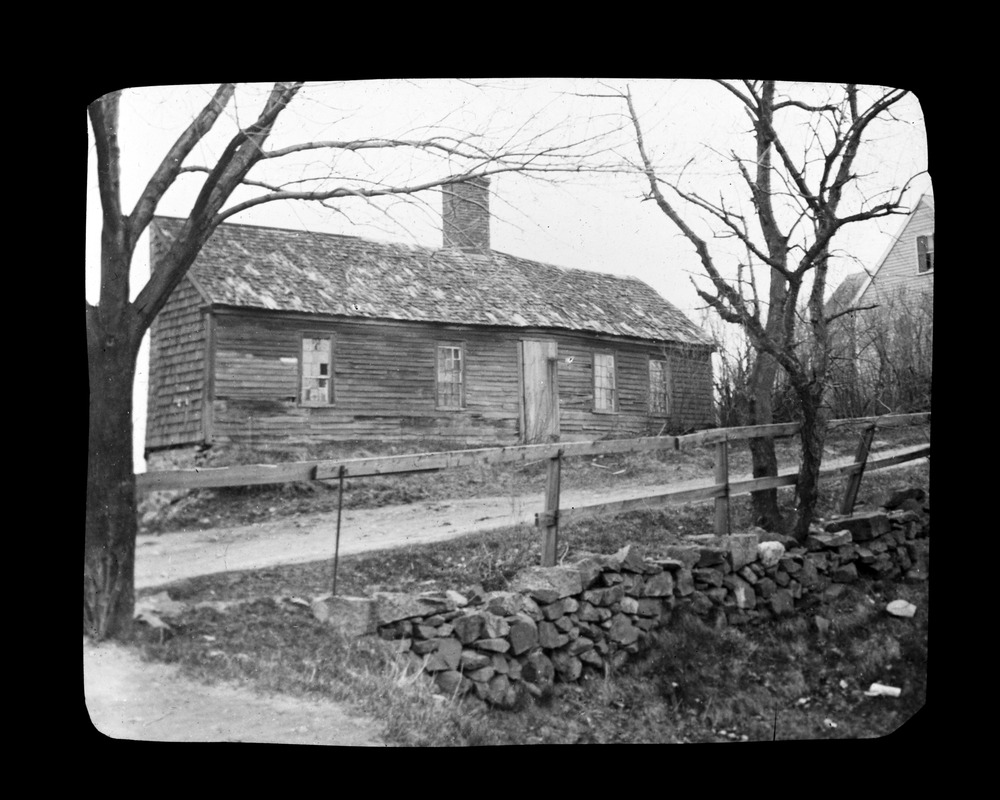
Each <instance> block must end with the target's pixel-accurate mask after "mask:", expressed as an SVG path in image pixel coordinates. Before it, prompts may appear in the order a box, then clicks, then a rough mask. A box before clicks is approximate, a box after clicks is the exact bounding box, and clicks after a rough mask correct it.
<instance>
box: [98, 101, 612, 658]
mask: <svg viewBox="0 0 1000 800" xmlns="http://www.w3.org/2000/svg"><path fill="white" fill-rule="evenodd" d="M302 88H303V84H302V83H275V84H274V85H273V87H271V89H270V91H269V93H268V94H267V97H266V100H265V101H264V102H263V106H262V107H261V108H260V111H259V113H258V114H257V116H256V118H254V119H252V121H250V122H249V124H245V125H241V124H240V123H239V122H238V120H239V118H240V115H241V114H244V113H245V109H243V108H240V107H239V105H238V104H236V103H235V101H234V95H235V94H236V91H237V87H236V86H235V85H234V84H224V85H222V86H219V87H218V89H217V90H215V92H214V95H212V97H211V99H210V100H209V101H208V102H207V104H206V105H205V106H204V108H202V109H201V111H200V112H199V113H197V114H196V115H195V117H194V119H193V120H192V121H191V123H190V125H188V127H187V128H186V129H185V130H184V132H183V133H182V134H181V135H180V136H179V137H178V138H177V140H176V141H175V142H174V144H173V146H172V147H170V148H169V150H168V152H166V153H165V154H164V157H163V159H162V161H161V162H160V165H159V167H158V168H156V169H155V171H154V172H153V174H152V175H151V177H150V178H149V181H148V183H147V184H146V186H145V188H144V190H143V191H142V192H141V194H140V196H139V199H138V201H137V202H136V204H135V206H134V208H133V209H132V211H131V212H130V213H125V211H124V210H123V208H122V191H121V163H122V153H121V152H120V146H119V105H120V93H119V92H115V93H112V94H109V95H106V96H104V97H101V98H100V99H98V100H96V101H95V102H94V103H92V104H91V105H90V107H89V119H90V125H91V129H92V132H93V139H94V145H95V151H96V162H97V174H98V185H99V192H100V203H101V212H102V232H101V255H100V272H101V286H100V296H99V300H98V302H97V304H96V305H93V304H91V303H90V302H87V304H86V317H87V348H88V358H89V378H90V428H89V457H88V466H87V531H86V549H85V564H84V581H83V618H84V632H85V633H86V634H88V635H92V636H94V637H96V638H105V637H116V638H127V637H129V636H130V635H131V628H132V617H133V613H134V559H135V537H136V532H137V523H136V494H135V475H134V465H133V456H132V384H133V379H134V376H135V371H136V360H137V356H138V352H139V346H140V344H141V342H142V338H143V334H144V333H145V332H146V330H147V329H148V328H149V327H150V324H151V323H152V322H153V319H154V318H155V317H156V315H157V313H158V312H159V311H160V309H161V308H162V307H163V306H164V304H165V303H166V301H167V299H168V298H169V296H170V294H171V292H173V290H174V289H175V288H176V287H177V286H178V284H179V283H180V282H181V280H182V279H183V278H184V276H185V274H186V273H187V271H188V269H189V268H190V267H191V265H192V263H193V262H194V260H195V258H196V256H197V255H198V252H199V250H200V249H201V248H202V246H203V245H204V244H205V242H206V241H207V240H208V238H209V237H210V236H211V235H212V232H213V231H214V230H215V228H216V227H217V226H218V225H219V224H220V223H221V222H223V221H224V220H226V219H228V218H229V217H232V216H233V215H235V214H237V213H239V212H241V211H244V210H246V209H248V208H251V207H254V206H259V205H261V204H263V203H273V202H275V201H278V200H307V201H315V202H319V203H324V204H328V205H332V201H335V200H349V199H351V198H358V199H362V200H371V199H372V198H389V197H393V196H414V195H417V194H418V193H419V192H423V191H426V190H428V189H432V188H435V187H442V186H447V185H450V184H455V183H460V182H465V181H469V180H473V179H476V178H480V177H485V176H489V175H494V174H497V173H503V172H531V173H544V172H560V171H564V170H573V169H575V168H578V167H575V166H574V165H576V164H578V163H579V159H580V158H582V157H583V155H584V150H585V149H589V153H588V154H589V155H593V154H594V153H595V152H596V147H595V146H593V142H594V141H595V139H596V137H590V138H589V139H588V140H587V141H588V142H589V144H586V146H585V142H580V141H571V140H568V139H567V138H566V137H565V136H562V137H561V138H560V139H558V141H557V142H556V143H555V144H550V143H545V142H543V141H542V138H540V137H539V135H538V133H537V132H529V128H528V127H527V126H525V127H523V128H522V129H521V130H519V131H516V133H515V135H513V136H511V137H510V138H507V139H506V140H505V141H504V142H503V143H502V144H501V145H499V146H491V145H490V144H488V139H487V138H484V137H483V136H481V135H474V134H473V133H469V132H464V133H461V132H456V130H455V129H454V128H453V127H452V128H442V129H441V130H443V131H445V132H443V133H440V134H437V135H430V134H427V135H422V136H417V137H414V138H399V139H390V138H365V139H360V140H342V141H335V140H323V141H308V142H301V143H297V144H290V145H285V146H281V147H274V148H271V149H269V147H268V145H269V140H270V139H271V137H272V134H273V132H274V131H275V129H276V126H277V125H278V123H279V120H281V119H282V118H283V115H284V114H285V112H286V109H287V108H288V106H289V104H290V103H292V101H293V100H294V99H295V98H296V96H297V95H299V93H300V91H301V89H302ZM286 116H287V115H286ZM230 119H233V120H237V124H236V130H235V132H234V133H233V134H232V135H231V136H230V138H229V139H228V141H227V142H226V143H225V146H224V147H223V149H222V150H221V153H220V155H219V156H218V157H217V159H215V162H214V163H212V164H207V165H198V164H189V163H188V159H189V156H191V155H192V153H193V152H195V150H196V148H197V147H198V146H199V144H200V143H202V142H203V141H204V140H205V138H206V136H208V135H209V133H210V131H212V130H213V128H216V127H221V122H223V121H226V122H228V121H229V120H230ZM217 123H219V126H217ZM389 152H403V153H407V154H409V155H410V157H411V158H416V157H417V156H418V155H419V156H422V157H427V156H431V157H435V158H436V159H437V161H436V171H435V172H433V174H430V175H429V176H428V175H426V174H425V175H424V176H423V177H421V178H420V179H418V180H412V181H408V180H405V179H404V180H401V181H396V182H387V181H384V180H380V179H379V176H378V175H375V174H371V175H367V176H366V175H362V176H355V177H356V179H355V180H352V181H348V180H346V179H345V178H344V176H343V175H341V174H340V173H339V172H338V171H337V169H336V168H335V161H336V158H337V157H338V156H339V155H343V154H345V153H354V154H364V155H366V156H372V155H374V154H378V153H382V154H384V153H389ZM302 154H310V157H311V159H312V161H313V162H314V163H315V162H317V161H318V162H320V164H321V166H322V165H323V164H324V163H325V165H326V166H325V170H324V171H323V172H322V175H321V179H320V180H318V181H316V180H314V181H312V182H309V181H303V180H302V178H301V177H300V174H295V176H294V178H289V179H286V180H284V181H283V182H274V181H273V180H268V179H258V178H256V177H251V171H252V170H253V169H254V168H255V167H257V166H258V165H263V164H274V163H275V162H277V161H278V160H279V159H286V158H289V157H293V156H296V155H299V156H301V155H302ZM324 159H326V161H325V162H324ZM181 175H186V176H187V177H188V178H190V177H192V176H194V177H199V178H201V179H202V183H201V188H200V191H199V192H198V194H197V197H196V199H195V200H194V202H193V205H192V206H191V209H190V212H189V213H188V214H187V218H186V219H185V221H184V223H183V226H182V228H181V230H180V234H179V235H178V236H177V238H176V239H175V240H174V241H173V243H172V244H171V246H170V248H169V250H167V251H166V252H165V253H163V254H162V256H160V257H159V259H158V262H157V264H156V265H155V269H154V270H153V271H152V274H151V277H150V278H149V280H148V282H147V283H146V284H145V285H144V286H143V287H142V289H141V290H140V291H139V292H138V294H137V296H136V297H135V299H134V300H132V301H130V300H129V298H130V296H131V295H130V285H129V279H130V271H131V267H132V262H133V258H134V256H135V249H136V245H137V243H138V241H139V238H140V236H141V234H142V233H143V231H145V230H146V228H147V227H148V226H149V224H150V222H151V221H152V219H153V215H154V213H155V212H156V209H157V206H158V204H159V203H160V201H161V200H162V198H163V196H164V194H165V193H166V192H167V190H168V189H170V187H171V186H173V185H174V184H175V182H177V181H178V178H179V177H180V176H181ZM237 189H240V191H241V192H242V193H243V194H244V195H245V194H247V192H249V193H250V196H249V197H245V199H241V200H239V201H238V202H236V201H235V200H234V197H233V196H234V192H236V190H237ZM227 203H231V204H230V205H228V206H227Z"/></svg>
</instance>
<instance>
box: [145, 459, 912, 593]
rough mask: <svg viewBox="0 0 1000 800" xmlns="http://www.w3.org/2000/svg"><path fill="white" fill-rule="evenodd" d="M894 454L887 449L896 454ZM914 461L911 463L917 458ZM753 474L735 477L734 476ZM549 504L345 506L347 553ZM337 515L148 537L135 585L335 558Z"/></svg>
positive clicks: (418, 539) (516, 519) (524, 515)
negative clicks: (350, 507)
mask: <svg viewBox="0 0 1000 800" xmlns="http://www.w3.org/2000/svg"><path fill="white" fill-rule="evenodd" d="M894 452H895V451H887V452H883V453H880V456H891V455H892V454H893V453H894ZM853 460H854V459H853V457H844V458H839V459H831V460H830V461H828V462H826V463H824V467H835V466H842V465H846V464H849V463H852V462H853ZM911 463H912V462H911ZM750 477H751V476H750V475H742V476H737V475H731V476H730V480H731V481H738V480H744V479H749V478H750ZM711 484H712V480H705V479H697V480H688V481H682V482H676V483H670V484H669V485H664V484H662V483H661V484H656V485H638V486H637V485H632V486H627V487H623V488H621V489H606V490H601V491H600V493H595V492H593V491H589V490H581V491H564V492H562V494H561V497H560V506H561V507H562V508H571V507H573V506H578V505H586V504H592V503H597V502H611V501H615V500H624V499H629V498H635V497H643V496H646V495H650V494H654V493H662V492H664V491H666V490H668V489H669V490H674V489H678V490H680V489H692V488H697V487H702V486H706V485H711ZM543 507H544V495H542V494H532V495H524V496H521V497H503V498H501V497H486V498H472V499H461V500H448V501H429V502H418V503H411V504H408V505H405V506H387V507H383V508H373V509H354V510H350V511H345V512H344V513H343V516H342V519H341V538H340V553H341V554H342V555H348V554H351V553H362V552H369V551H372V550H381V549H386V548H392V547H402V546H406V545H411V544H426V543H430V542H438V541H443V540H446V539H452V538H454V537H456V536H463V535H465V534H470V533H478V532H483V531H488V530H495V529H498V528H505V527H512V526H516V525H521V524H533V523H534V518H535V513H536V512H538V511H541V510H542V509H543ZM336 529H337V514H336V513H335V512H334V513H317V514H307V515H303V516H299V517H297V518H295V519H281V520H276V521H273V522H262V523H254V524H252V525H244V526H239V527H232V528H217V529H213V530H204V531H189V532H181V533H172V534H169V535H164V536H155V535H141V536H139V537H138V540H137V545H136V564H135V567H136V578H135V581H136V588H137V589H145V588H149V587H152V586H158V585H161V584H165V583H170V582H173V581H176V580H180V579H182V578H191V577H195V576H197V575H210V574H213V573H217V572H229V571H233V570H253V569H263V568H265V567H271V566H276V565H279V564H301V563H305V562H309V561H319V560H322V559H330V558H333V554H334V549H335V545H336Z"/></svg>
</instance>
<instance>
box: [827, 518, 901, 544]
mask: <svg viewBox="0 0 1000 800" xmlns="http://www.w3.org/2000/svg"><path fill="white" fill-rule="evenodd" d="M891 527H892V526H891V524H890V522H889V517H888V515H887V514H886V512H885V511H865V512H861V513H858V514H851V515H850V516H849V517H840V518H838V519H836V520H833V521H832V522H829V523H827V525H826V530H828V531H829V530H831V528H836V529H838V530H847V531H850V533H851V535H852V537H853V541H855V542H868V541H871V540H872V539H874V538H875V537H877V536H881V535H882V534H884V533H888V532H889V530H890V529H891Z"/></svg>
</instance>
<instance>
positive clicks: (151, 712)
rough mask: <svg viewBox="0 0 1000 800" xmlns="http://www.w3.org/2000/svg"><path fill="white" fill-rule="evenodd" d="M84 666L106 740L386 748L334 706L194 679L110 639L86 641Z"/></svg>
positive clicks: (374, 730) (366, 724)
mask: <svg viewBox="0 0 1000 800" xmlns="http://www.w3.org/2000/svg"><path fill="white" fill-rule="evenodd" d="M83 670H84V691H85V695H86V699H87V710H88V711H89V713H90V719H91V722H92V723H93V725H94V727H95V728H97V730H98V731H100V732H101V733H103V734H104V735H105V736H108V737H111V738H112V739H129V740H136V741H152V742H270V743H277V744H324V745H336V746H345V747H383V746H385V743H384V742H382V741H381V739H380V738H379V730H380V726H379V725H378V723H376V722H375V721H374V720H370V719H365V718H362V717H355V716H351V715H349V714H348V713H347V712H346V711H345V709H344V707H342V706H339V705H337V704H335V703H327V702H309V701H305V700H299V699H296V698H292V697H286V696H277V695H275V696H264V695H260V694H256V693H254V692H251V691H249V690H248V689H242V688H238V687H232V686H222V685H212V686H209V685H206V684H202V683H196V682H194V681H190V680H187V679H186V678H184V677H182V676H181V675H180V670H179V668H178V667H173V666H169V665H167V664H158V663H153V662H148V661H143V660H141V659H140V658H139V656H138V655H136V653H135V652H134V651H133V650H130V649H129V648H126V647H122V646H121V645H117V644H114V643H110V642H105V643H102V644H99V645H96V644H93V643H91V642H88V641H87V640H84V643H83Z"/></svg>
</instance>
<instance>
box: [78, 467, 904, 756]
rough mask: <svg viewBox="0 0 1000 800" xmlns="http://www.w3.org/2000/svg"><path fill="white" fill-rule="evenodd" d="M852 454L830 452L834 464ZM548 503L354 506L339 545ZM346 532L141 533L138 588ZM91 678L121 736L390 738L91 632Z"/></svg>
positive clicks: (463, 524)
mask: <svg viewBox="0 0 1000 800" xmlns="http://www.w3.org/2000/svg"><path fill="white" fill-rule="evenodd" d="M883 455H889V453H883ZM851 460H852V459H850V458H846V459H836V460H831V461H830V462H829V464H828V465H829V466H832V465H836V464H838V463H839V462H843V463H849V462H850V461H851ZM911 463H913V462H911ZM741 477H749V476H741ZM741 477H737V476H732V477H731V479H732V480H739V479H741ZM705 484H706V481H705V480H703V479H699V480H694V481H686V482H684V483H671V484H670V488H672V489H674V488H677V489H681V488H694V487H696V486H703V485H705ZM662 489H663V485H662V484H660V485H657V486H636V485H632V486H627V487H624V488H622V489H620V490H616V491H602V492H601V494H600V497H599V498H597V497H595V496H594V495H593V494H592V493H590V492H574V491H565V492H563V494H562V498H561V502H562V505H563V507H564V508H565V507H570V506H573V505H579V504H584V503H590V502H595V501H597V500H598V499H600V500H601V501H611V500H621V499H625V498H629V497H641V496H643V495H648V494H651V493H653V492H655V491H656V490H662ZM542 506H543V497H542V495H541V494H538V495H531V496H524V497H519V498H510V497H506V498H480V499H474V500H451V501H446V502H424V503H413V504H410V505H406V506H398V507H386V508H376V509H360V510H351V511H347V512H345V513H344V515H343V518H342V525H341V542H340V552H341V553H342V554H345V555H346V554H350V553H360V552H365V551H371V550H380V549H384V548H391V547H401V546H405V545H409V544H416V543H427V542H434V541H442V540H445V539H451V538H454V537H456V536H462V535H466V534H470V533H476V532H479V531H486V530H491V529H495V528H502V527H507V526H511V525H518V524H532V523H533V521H534V515H535V512H537V511H539V510H540V509H541V508H542ZM335 532H336V514H312V515H308V516H304V517H298V518H295V519H291V520H289V519H283V520H277V521H274V522H267V523H262V524H254V525H248V526H242V527H235V528H220V529H215V530H207V531H194V532H186V533H171V534H165V535H162V536H155V535H143V536H139V537H138V540H137V548H136V588H137V589H142V588H148V587H152V586H158V585H161V584H166V583H170V582H173V581H176V580H180V579H182V578H190V577H194V576H196V575H205V574H211V573H215V572H227V571H230V570H246V569H261V568H264V567H269V566H274V565H277V564H294V563H303V562H308V561H315V560H319V559H324V558H330V557H331V556H332V554H333V547H334V539H335ZM84 684H85V692H86V699H87V708H88V710H89V712H90V715H91V720H92V722H93V723H94V725H95V727H96V728H97V729H98V730H99V731H101V732H102V733H104V734H106V735H108V736H110V737H113V738H123V739H138V740H144V741H177V742H182V741H187V742H194V741H197V742H207V741H227V742H280V743H289V744H327V745H348V746H379V745H381V744H382V742H380V741H379V739H378V731H379V725H378V723H377V722H376V721H374V720H371V719H363V718H358V717H352V716H350V715H349V714H348V713H347V711H346V710H345V709H344V708H343V707H341V706H338V705H336V704H334V703H317V702H308V701H303V700H297V699H294V698H288V697H262V696H260V695H257V694H254V693H253V692H250V691H249V690H246V689H241V688H235V687H228V686H219V685H215V686H205V685H203V684H199V683H195V682H192V681H189V680H187V679H185V678H183V677H181V676H180V675H179V674H178V672H177V669H176V668H174V667H170V666H167V665H164V664H152V663H148V662H144V661H142V660H141V659H140V658H139V657H138V655H137V654H136V653H135V652H134V651H132V650H129V649H127V648H123V647H120V646H117V645H110V644H102V645H100V646H95V645H93V644H89V643H88V642H86V640H85V642H84Z"/></svg>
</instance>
